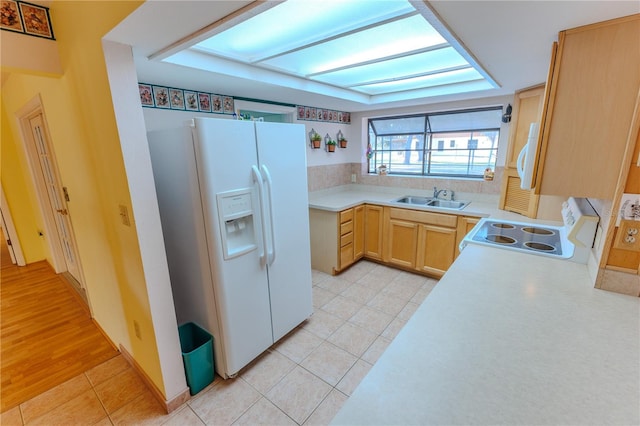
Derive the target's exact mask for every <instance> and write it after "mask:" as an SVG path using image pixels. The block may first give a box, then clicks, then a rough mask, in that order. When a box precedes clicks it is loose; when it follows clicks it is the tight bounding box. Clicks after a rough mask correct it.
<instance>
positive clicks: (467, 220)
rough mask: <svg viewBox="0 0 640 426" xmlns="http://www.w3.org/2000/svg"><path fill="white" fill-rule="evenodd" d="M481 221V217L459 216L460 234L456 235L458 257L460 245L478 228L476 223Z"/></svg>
mask: <svg viewBox="0 0 640 426" xmlns="http://www.w3.org/2000/svg"><path fill="white" fill-rule="evenodd" d="M479 221H480V218H479V217H470V216H459V217H458V232H457V235H456V256H458V255H459V254H460V243H461V242H462V239H463V238H464V237H466V236H467V234H468V233H469V232H470V231H471V230H472V229H473V227H474V226H476V223H478V222H479Z"/></svg>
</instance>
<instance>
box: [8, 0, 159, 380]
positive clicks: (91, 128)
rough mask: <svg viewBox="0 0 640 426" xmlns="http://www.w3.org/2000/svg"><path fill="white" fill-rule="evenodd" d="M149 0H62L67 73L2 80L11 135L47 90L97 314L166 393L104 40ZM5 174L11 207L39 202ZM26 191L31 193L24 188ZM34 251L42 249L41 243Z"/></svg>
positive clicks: (55, 15)
mask: <svg viewBox="0 0 640 426" xmlns="http://www.w3.org/2000/svg"><path fill="white" fill-rule="evenodd" d="M140 4H141V2H138V1H54V2H53V3H52V4H51V9H50V12H51V18H52V23H53V28H54V32H55V34H56V38H57V46H58V51H59V54H60V58H61V62H62V65H63V70H64V74H63V76H62V77H61V78H50V77H44V76H37V75H30V74H26V73H21V74H15V73H14V74H12V75H11V76H10V77H9V78H8V79H7V80H6V81H5V82H4V84H3V87H2V110H3V118H4V117H6V118H7V119H8V121H9V124H10V130H11V131H12V132H13V136H11V135H10V136H9V137H10V139H11V141H13V140H17V139H18V138H17V137H16V135H18V133H17V127H16V126H17V125H16V123H15V120H13V119H12V118H11V117H13V115H14V113H15V111H17V110H18V109H20V108H21V107H22V106H23V105H24V104H25V103H26V102H28V101H29V100H31V99H32V98H33V97H34V96H36V95H38V94H40V96H41V98H42V103H43V106H44V110H45V114H46V119H47V123H48V126H49V130H50V132H51V139H52V142H53V145H54V150H55V153H56V158H57V162H58V165H59V168H60V175H61V178H62V183H63V185H65V186H67V187H68V189H69V195H70V197H71V201H70V202H69V212H70V217H71V220H72V223H73V227H74V231H75V235H76V239H77V243H78V250H79V252H80V258H81V261H82V267H83V271H84V278H85V283H86V286H87V289H88V293H89V296H90V302H91V307H92V312H93V315H94V318H95V320H96V321H97V322H98V324H99V325H100V326H101V327H102V328H103V329H104V330H105V332H106V333H107V335H108V336H109V337H110V338H111V340H112V341H113V342H114V343H116V344H122V345H123V346H124V347H125V348H126V349H127V350H128V351H129V352H130V353H131V354H132V355H133V357H134V358H135V360H136V362H137V363H138V364H139V365H140V366H141V367H142V368H143V369H144V370H145V372H146V373H147V375H148V376H149V377H150V378H151V380H153V381H154V383H155V384H156V386H157V387H158V388H159V389H160V390H161V391H164V385H163V381H162V374H161V371H160V362H159V358H158V349H157V346H156V343H155V338H154V336H155V334H154V333H155V332H154V329H153V323H152V319H151V313H150V308H149V300H148V293H147V284H146V282H145V280H144V274H143V269H142V263H141V259H140V250H139V246H138V240H137V235H136V231H135V228H134V227H133V226H131V227H127V226H124V225H123V224H122V223H121V222H120V217H119V215H118V206H119V205H125V206H130V205H131V202H130V197H129V190H128V183H127V176H126V173H125V170H124V164H123V159H122V152H121V148H120V141H119V138H118V133H117V128H116V122H115V118H114V112H113V107H112V102H111V93H110V89H109V83H108V80H107V74H106V69H105V63H104V56H103V52H102V45H101V38H102V37H103V36H104V35H105V34H106V33H107V32H108V31H109V30H110V29H111V28H113V27H114V26H115V25H116V24H117V23H118V22H120V21H121V20H122V19H123V18H124V17H126V16H127V15H128V14H129V13H131V12H132V11H133V10H134V9H135V8H137V7H138V6H139V5H140ZM116 96H117V94H116ZM3 124H4V123H3ZM5 133H6V132H5V126H4V125H3V135H2V136H3V144H2V145H3V148H2V154H3V156H2V164H3V165H5V164H7V163H8V162H11V163H12V164H15V165H16V169H17V174H19V175H21V176H23V178H22V179H23V180H26V181H29V178H25V177H24V176H25V173H26V172H25V169H24V167H21V166H20V165H21V164H22V163H24V160H20V158H19V157H20V154H19V153H17V152H18V150H17V149H15V144H14V147H13V148H14V149H8V148H7V149H5V146H4V145H5V141H4V137H5ZM2 173H3V174H2V184H3V186H4V187H5V190H6V191H7V198H8V202H9V204H10V206H11V207H12V208H13V205H14V204H17V205H20V208H21V209H23V210H29V209H30V208H32V206H29V202H28V200H27V201H25V200H23V199H22V198H21V197H23V198H28V199H31V200H33V199H34V196H33V187H32V186H31V185H30V184H28V182H27V183H21V182H19V180H20V179H16V180H14V179H9V178H8V175H7V176H5V168H4V167H3V170H2ZM25 192H28V193H29V194H31V195H30V196H28V197H24V196H17V195H16V194H17V193H22V194H24V193H25ZM9 194H11V196H9ZM32 204H33V203H32ZM14 220H15V221H16V222H17V223H16V226H17V227H19V228H20V227H21V226H25V227H26V228H27V229H30V228H33V227H34V226H36V225H37V224H38V222H39V219H38V218H37V217H36V218H35V219H29V218H27V217H25V218H23V217H22V216H20V217H14ZM22 222H25V223H26V225H23V224H22ZM134 223H135V222H134ZM21 242H23V239H22V237H21ZM27 245H29V246H30V247H31V246H36V245H37V244H35V243H33V242H28V243H27ZM40 245H41V244H40ZM29 250H30V251H33V252H34V253H35V254H34V255H33V256H34V257H35V258H37V257H38V254H37V253H36V250H35V249H34V248H30V249H29ZM40 256H41V257H42V256H43V255H42V253H41V254H40ZM133 320H136V321H137V322H138V324H139V327H140V329H141V331H142V339H141V340H140V339H138V338H136V337H135V334H134V331H133Z"/></svg>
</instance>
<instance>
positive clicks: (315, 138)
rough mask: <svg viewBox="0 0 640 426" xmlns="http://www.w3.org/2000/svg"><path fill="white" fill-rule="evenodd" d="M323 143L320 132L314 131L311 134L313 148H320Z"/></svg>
mask: <svg viewBox="0 0 640 426" xmlns="http://www.w3.org/2000/svg"><path fill="white" fill-rule="evenodd" d="M321 143H322V136H320V133H316V132H314V133H313V134H312V135H311V147H313V149H318V148H320V144H321Z"/></svg>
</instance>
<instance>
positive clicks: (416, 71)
mask: <svg viewBox="0 0 640 426" xmlns="http://www.w3.org/2000/svg"><path fill="white" fill-rule="evenodd" d="M468 66H469V64H468V63H467V61H466V60H465V59H464V58H463V57H462V56H460V54H459V53H458V52H456V50H455V49H454V48H453V47H447V48H445V49H438V50H434V51H429V52H424V53H418V54H415V55H409V56H401V57H399V58H394V59H390V60H385V61H382V62H375V63H371V64H367V65H362V66H356V67H353V68H346V69H342V70H339V71H334V72H330V73H326V74H319V75H315V76H313V80H318V81H322V82H324V83H329V84H334V85H337V86H342V87H351V86H359V85H363V84H371V83H375V82H381V81H388V80H397V79H403V78H410V77H414V76H420V75H424V74H429V73H434V72H438V71H445V70H448V69H450V68H454V67H468Z"/></svg>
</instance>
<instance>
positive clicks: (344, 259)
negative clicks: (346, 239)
mask: <svg viewBox="0 0 640 426" xmlns="http://www.w3.org/2000/svg"><path fill="white" fill-rule="evenodd" d="M352 262H353V243H349V244H347V245H346V246H344V247H340V267H341V268H344V267H345V266H346V265H349V264H351V263H352Z"/></svg>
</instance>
